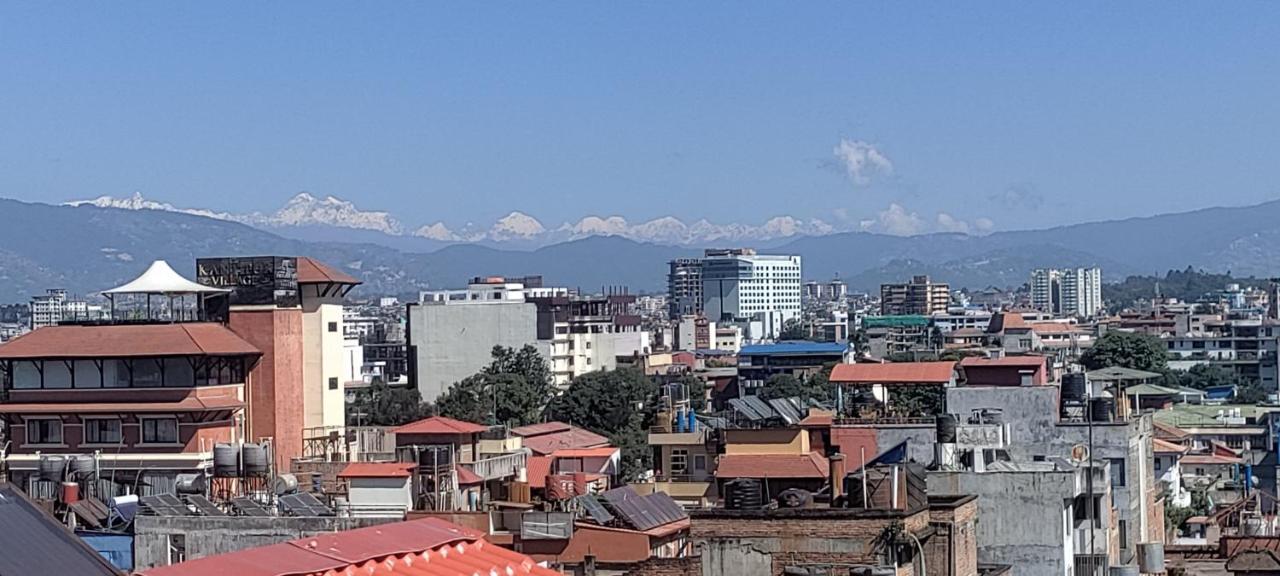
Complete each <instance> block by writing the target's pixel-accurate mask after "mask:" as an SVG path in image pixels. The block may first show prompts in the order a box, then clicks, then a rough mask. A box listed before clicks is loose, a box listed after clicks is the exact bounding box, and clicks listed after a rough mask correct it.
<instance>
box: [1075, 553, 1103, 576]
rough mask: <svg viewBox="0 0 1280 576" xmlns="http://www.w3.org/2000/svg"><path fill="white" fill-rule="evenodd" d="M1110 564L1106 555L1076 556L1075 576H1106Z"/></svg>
mask: <svg viewBox="0 0 1280 576" xmlns="http://www.w3.org/2000/svg"><path fill="white" fill-rule="evenodd" d="M1108 566H1109V563H1108V562H1107V556H1106V555H1105V554H1076V556H1075V576H1106V575H1107V570H1108Z"/></svg>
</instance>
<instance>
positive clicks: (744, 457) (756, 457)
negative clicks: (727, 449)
mask: <svg viewBox="0 0 1280 576" xmlns="http://www.w3.org/2000/svg"><path fill="white" fill-rule="evenodd" d="M830 473H831V470H830V469H829V468H828V464H827V459H826V458H823V457H822V456H821V455H819V454H818V453H817V452H810V453H808V454H803V455H790V454H726V455H724V456H721V457H720V461H719V462H717V463H716V478H826V477H827V476H828V475H829V474H830Z"/></svg>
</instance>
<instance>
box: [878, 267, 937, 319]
mask: <svg viewBox="0 0 1280 576" xmlns="http://www.w3.org/2000/svg"><path fill="white" fill-rule="evenodd" d="M950 304H951V287H950V286H948V285H947V284H942V283H937V282H932V281H930V280H929V277H928V276H913V277H912V278H911V281H910V282H905V283H901V284H881V285H880V314H881V315H882V316H905V315H923V316H928V315H930V314H933V313H935V312H946V311H947V307H948V306H950Z"/></svg>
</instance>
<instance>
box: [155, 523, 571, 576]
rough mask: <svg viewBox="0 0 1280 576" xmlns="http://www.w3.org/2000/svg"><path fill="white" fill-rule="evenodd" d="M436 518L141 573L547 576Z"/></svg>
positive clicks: (521, 559)
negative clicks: (524, 575) (507, 575)
mask: <svg viewBox="0 0 1280 576" xmlns="http://www.w3.org/2000/svg"><path fill="white" fill-rule="evenodd" d="M481 536H482V535H481V534H480V533H478V532H475V531H472V530H467V529H465V528H463V527H461V526H458V525H456V524H451V523H449V522H446V521H444V520H441V519H438V518H425V519H422V520H412V521H409V522H398V523H395V524H382V525H379V526H372V527H369V528H361V529H358V530H348V531H345V532H336V533H332V534H321V535H317V536H314V537H311V538H302V539H299V540H293V541H290V542H285V543H282V544H275V545H272V546H263V547H260V548H251V549H249V550H242V551H240V552H233V553H230V554H221V555H217V556H209V557H206V558H201V559H199V560H192V561H190V562H183V563H181V564H175V565H173V566H166V567H163V568H153V569H151V570H146V571H143V572H141V574H143V575H144V576H229V575H232V574H234V575H235V576H313V575H314V576H330V575H336V574H356V573H360V574H387V575H391V576H394V575H398V574H405V575H408V574H416V575H421V576H436V575H441V576H443V575H450V576H455V575H458V574H509V575H517V574H530V575H535V576H551V575H553V574H556V572H553V571H551V570H548V569H546V568H542V567H539V566H538V565H537V564H536V563H534V562H533V560H532V559H530V558H529V557H528V556H525V555H523V554H518V553H516V552H512V551H510V550H506V549H503V548H501V547H499V546H498V545H496V544H491V543H489V542H486V541H484V540H483V539H482V537H481Z"/></svg>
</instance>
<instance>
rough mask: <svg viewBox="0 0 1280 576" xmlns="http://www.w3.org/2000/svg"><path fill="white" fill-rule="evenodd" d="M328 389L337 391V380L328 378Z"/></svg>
mask: <svg viewBox="0 0 1280 576" xmlns="http://www.w3.org/2000/svg"><path fill="white" fill-rule="evenodd" d="M329 389H330V390H337V389H338V379H337V378H330V379H329Z"/></svg>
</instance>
